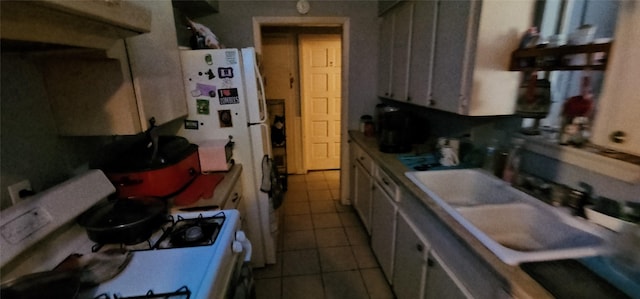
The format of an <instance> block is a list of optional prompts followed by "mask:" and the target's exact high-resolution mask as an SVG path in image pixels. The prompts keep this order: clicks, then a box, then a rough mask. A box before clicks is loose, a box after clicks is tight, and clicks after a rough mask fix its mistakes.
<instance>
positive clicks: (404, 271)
mask: <svg viewBox="0 0 640 299" xmlns="http://www.w3.org/2000/svg"><path fill="white" fill-rule="evenodd" d="M412 226H413V224H412V223H409V221H408V220H407V217H406V216H405V215H403V214H402V213H398V221H397V226H396V227H397V231H396V244H395V247H396V248H395V271H394V272H393V282H392V284H393V290H394V291H395V293H396V297H397V298H398V299H422V298H426V295H425V281H426V277H427V259H428V252H429V244H428V243H427V241H426V239H424V238H423V237H422V236H420V235H419V234H418V231H417V229H416V228H413V227H412Z"/></svg>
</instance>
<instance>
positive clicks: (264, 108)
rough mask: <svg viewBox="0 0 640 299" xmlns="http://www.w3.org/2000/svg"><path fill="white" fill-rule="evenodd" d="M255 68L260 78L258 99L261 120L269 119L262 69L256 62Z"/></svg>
mask: <svg viewBox="0 0 640 299" xmlns="http://www.w3.org/2000/svg"><path fill="white" fill-rule="evenodd" d="M253 68H254V69H255V71H256V77H257V78H258V86H259V87H258V88H259V90H258V101H259V102H260V106H261V108H260V112H261V113H260V122H265V121H267V99H266V95H265V90H264V83H263V82H262V75H261V74H260V69H258V65H257V64H254V65H253Z"/></svg>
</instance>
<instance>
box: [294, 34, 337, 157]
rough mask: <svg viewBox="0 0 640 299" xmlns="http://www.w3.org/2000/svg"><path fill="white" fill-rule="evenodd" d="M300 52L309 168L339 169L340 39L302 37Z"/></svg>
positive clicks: (333, 36) (304, 126) (304, 124)
mask: <svg viewBox="0 0 640 299" xmlns="http://www.w3.org/2000/svg"><path fill="white" fill-rule="evenodd" d="M299 49H300V53H301V54H300V59H301V62H300V73H301V95H302V97H301V98H302V112H303V114H302V127H303V132H304V134H303V152H304V156H305V166H306V167H305V168H306V169H307V170H322V169H339V168H340V107H341V105H342V104H341V102H342V99H341V86H340V83H341V71H342V59H341V53H342V50H341V38H340V35H335V34H327V35H300V36H299Z"/></svg>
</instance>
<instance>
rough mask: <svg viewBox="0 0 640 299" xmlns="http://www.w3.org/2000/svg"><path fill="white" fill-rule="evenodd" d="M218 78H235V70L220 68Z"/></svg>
mask: <svg viewBox="0 0 640 299" xmlns="http://www.w3.org/2000/svg"><path fill="white" fill-rule="evenodd" d="M218 77H220V78H233V68H231V67H219V68H218Z"/></svg>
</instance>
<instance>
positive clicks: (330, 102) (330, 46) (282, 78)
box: [256, 24, 346, 174]
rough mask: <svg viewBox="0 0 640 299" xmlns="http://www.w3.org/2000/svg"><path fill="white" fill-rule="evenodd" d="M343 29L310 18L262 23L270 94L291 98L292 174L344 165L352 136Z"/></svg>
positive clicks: (288, 123)
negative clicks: (348, 120)
mask: <svg viewBox="0 0 640 299" xmlns="http://www.w3.org/2000/svg"><path fill="white" fill-rule="evenodd" d="M343 29H344V28H343V27H342V26H335V25H326V26H306V25H305V24H297V25H291V26H289V25H287V26H282V25H262V26H261V27H260V32H259V34H260V38H259V39H260V43H259V45H258V43H256V49H257V48H258V46H260V51H261V52H260V55H261V71H262V74H263V79H264V82H265V90H266V95H267V99H268V100H283V101H284V102H285V113H284V114H285V127H286V134H287V136H286V145H285V147H286V152H287V157H286V160H287V170H288V173H289V174H305V173H307V172H308V171H313V170H330V169H340V165H341V156H342V148H341V144H343V140H342V139H343V137H342V136H343V135H345V136H346V128H344V127H345V126H344V125H343V121H342V120H343V119H344V118H343V115H346V111H345V110H346V105H345V104H346V103H344V102H343V99H344V96H343V94H344V90H343V88H342V86H344V84H345V83H344V82H345V80H344V78H343V77H344V76H342V74H343V72H344V70H343V63H342V62H343V60H344V59H343V56H344V51H343V49H342V42H343V39H344V37H343V36H342V32H343ZM342 132H345V134H342Z"/></svg>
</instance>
